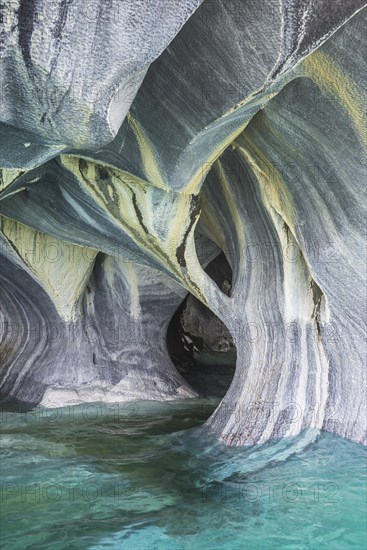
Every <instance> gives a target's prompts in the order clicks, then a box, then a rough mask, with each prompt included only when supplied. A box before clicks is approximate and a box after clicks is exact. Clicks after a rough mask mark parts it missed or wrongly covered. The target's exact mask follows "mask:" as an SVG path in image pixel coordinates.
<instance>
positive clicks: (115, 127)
mask: <svg viewBox="0 0 367 550" xmlns="http://www.w3.org/2000/svg"><path fill="white" fill-rule="evenodd" d="M102 4H103V6H102ZM107 4H108V2H107V3H103V2H93V9H91V10H90V11H88V16H85V17H84V19H83V23H81V22H80V19H79V15H80V13H81V12H82V11H83V9H84V8H83V6H84V4H83V6H82V4H81V3H79V2H78V1H77V0H75V1H74V2H61V1H60V2H55V3H53V4H52V6H53V7H52V9H51V8H49V3H47V2H42V1H41V0H39V1H38V0H35V1H34V2H29V3H26V2H20V3H19V2H17V1H14V2H7V3H6V4H5V5H4V6H3V7H2V8H1V9H2V12H1V13H2V20H3V27H2V31H1V39H0V45H1V48H2V54H1V63H2V65H3V68H4V70H3V72H2V74H3V78H4V84H3V85H2V93H3V100H4V101H3V105H2V111H1V114H0V118H1V120H2V124H1V126H0V132H1V140H2V147H1V166H2V167H3V170H2V176H1V180H0V215H1V235H2V236H1V249H0V255H1V267H0V280H1V303H0V338H1V343H0V353H1V368H2V370H1V372H2V380H1V388H2V392H3V394H5V395H11V396H13V397H16V398H18V399H21V400H24V401H28V402H31V403H42V404H45V405H47V406H55V404H57V406H59V405H61V404H66V403H77V402H85V401H96V400H103V401H116V400H117V401H119V400H134V399H174V398H182V397H191V396H194V395H195V392H194V391H193V390H192V388H190V386H189V384H188V383H187V382H185V380H184V379H183V378H182V377H181V376H180V374H179V373H178V372H177V370H176V369H175V367H174V365H173V363H172V361H171V359H170V357H169V354H168V352H167V346H166V332H167V327H168V324H169V321H170V319H171V318H172V316H173V315H174V313H175V311H176V310H177V308H178V307H179V305H180V303H182V301H183V299H184V298H185V296H186V295H187V293H190V294H191V295H192V296H193V297H194V298H195V300H197V301H198V302H200V303H201V304H203V305H204V306H205V307H207V308H209V309H210V310H211V311H212V312H213V314H215V316H216V317H217V318H218V320H220V326H221V327H223V324H224V325H225V326H226V327H227V330H228V331H229V333H230V335H231V339H233V342H234V344H235V346H236V350H237V365H236V371H235V375H234V378H233V381H232V384H231V386H230V388H229V390H228V391H227V393H226V395H225V397H224V398H223V400H222V402H221V404H220V405H219V407H218V408H217V409H216V411H215V412H214V414H213V415H212V417H211V418H210V419H209V420H208V422H207V426H208V429H210V430H213V431H214V432H215V433H216V434H217V436H218V437H219V438H221V439H222V440H224V441H225V442H227V443H228V444H232V445H243V444H246V445H251V444H254V443H259V442H260V443H261V442H265V441H267V440H269V439H279V438H281V437H284V436H293V435H296V434H298V433H300V432H302V431H303V430H305V429H307V428H312V429H314V431H315V432H317V430H321V429H326V430H329V431H333V432H335V433H338V434H340V435H342V436H344V437H348V438H351V439H353V440H356V441H360V442H366V441H367V440H366V437H367V436H366V416H367V413H366V405H365V392H366V372H365V360H366V355H365V349H366V346H365V338H366V333H365V330H366V326H365V316H364V311H365V306H366V303H365V275H366V251H365V235H364V229H363V228H364V224H363V219H364V215H365V212H364V209H363V205H364V201H365V181H366V169H365V166H366V162H365V161H366V150H365V148H366V141H367V139H366V128H365V120H364V106H365V101H366V97H365V89H366V81H365V80H366V79H365V76H364V75H365V71H364V66H363V51H364V49H365V46H366V44H365V38H364V34H365V33H364V26H365V19H366V12H365V10H362V7H363V4H362V3H361V2H359V1H354V0H350V1H348V2H330V1H326V0H321V1H319V2H317V3H316V2H315V3H305V2H302V1H297V0H284V2H272V1H270V0H267V1H265V2H263V3H259V2H255V0H254V1H249V2H239V1H238V0H230V1H228V2H221V1H220V0H204V2H203V3H202V4H201V5H200V7H198V6H199V4H200V2H197V1H185V2H177V3H176V2H163V1H162V2H158V3H154V4H153V3H140V2H137V3H134V9H132V5H133V4H132V3H130V2H129V1H128V0H126V1H125V0H124V1H123V2H115V1H114V0H111V2H109V4H110V9H107V8H106V6H107ZM117 7H118V8H119V10H120V11H119V13H121V17H117V18H116V17H115V16H114V10H115V9H117ZM196 8H198V9H197V10H196V11H195V13H193V11H194V10H195V9H196ZM160 10H162V12H161V11H160ZM97 12H98V15H97ZM160 13H161V16H160ZM192 13H193V14H192ZM191 14H192V15H191ZM190 15H191V17H190V18H189V19H188V21H187V22H186V24H185V25H184V26H183V28H182V29H181V30H180V32H178V30H179V28H180V27H181V26H182V24H183V23H184V21H185V20H186V19H187V18H188V17H189V16H190ZM150 31H151V32H150ZM177 32H178V34H177V36H176V37H175V38H174V39H173V40H172V38H173V37H174V36H175V35H176V33H177ZM147 36H148V37H149V40H148V41H146V37H147ZM170 40H172V42H170ZM169 42H170V44H169V46H168V47H166V46H167V44H168V43H169ZM164 47H166V49H165V50H164V52H163V53H162V55H160V57H159V58H158V59H156V61H154V63H153V64H152V65H151V67H150V68H149V70H148V72H147V74H146V76H145V78H144V81H143V77H144V75H145V72H146V70H147V68H148V65H149V63H151V62H152V61H153V60H154V58H156V57H157V56H158V55H159V53H160V52H161V51H162V50H163V49H164ZM68 71H69V72H68ZM131 79H133V82H134V83H133V84H132V85H131V88H129V90H131V91H132V93H131V97H129V101H127V102H123V105H121V104H119V102H117V103H116V104H115V103H114V101H115V100H114V98H116V94H119V93H120V90H121V89H122V90H123V89H124V87H125V86H126V83H131V82H132V80H131ZM128 85H129V86H130V84H128ZM139 86H140V87H139ZM74 88H76V89H77V90H79V91H82V92H83V93H81V94H80V95H78V96H77V98H75V95H73V93H71V92H72V90H73V89H74ZM41 92H42V93H41ZM135 95H136V96H135ZM134 97H135V98H134ZM131 102H132V103H131ZM221 251H223V253H224V254H225V256H226V258H227V261H228V264H229V266H230V270H231V282H230V283H229V282H228V283H226V284H225V285H223V284H222V283H223V281H222V282H221V284H220V285H218V284H217V283H218V281H216V280H215V279H216V277H215V275H214V274H213V273H212V274H210V272H207V271H205V267H206V265H207V264H208V263H209V262H210V261H211V260H212V259H213V258H215V257H216V256H218V254H219V253H220V252H221ZM190 300H193V298H190ZM198 302H196V307H198V308H199V310H200V307H199V306H198V305H197V304H198ZM191 321H192V319H191ZM55 327H56V332H57V334H55ZM213 327H214V328H213ZM197 328H198V332H200V331H201V328H200V326H198V327H197ZM218 330H219V329H218ZM212 331H213V333H214V337H215V336H217V335H216V332H217V329H216V328H215V323H214V324H213V325H212ZM211 336H213V334H212V335H209V337H208V338H209V341H210V338H211ZM231 339H230V338H229V337H228V336H227V340H228V341H231Z"/></svg>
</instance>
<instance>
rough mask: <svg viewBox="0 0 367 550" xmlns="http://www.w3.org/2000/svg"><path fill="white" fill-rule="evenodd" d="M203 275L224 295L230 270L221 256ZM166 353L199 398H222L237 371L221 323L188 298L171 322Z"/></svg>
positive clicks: (228, 337) (229, 339)
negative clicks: (206, 275) (206, 274)
mask: <svg viewBox="0 0 367 550" xmlns="http://www.w3.org/2000/svg"><path fill="white" fill-rule="evenodd" d="M205 271H206V272H207V273H208V275H209V276H210V277H211V278H212V279H213V281H214V282H215V283H216V284H217V285H218V287H219V288H220V289H221V290H222V292H224V293H225V294H227V295H229V294H230V290H231V285H232V270H231V267H230V265H229V263H228V261H227V259H226V257H225V255H224V254H223V253H221V254H220V255H219V256H217V257H216V258H215V259H214V260H213V261H212V262H210V264H209V265H208V266H207V267H206V269H205ZM167 349H168V352H169V354H170V357H171V359H172V361H173V363H174V364H175V366H176V368H177V370H178V371H179V373H180V374H181V376H182V377H183V378H184V379H185V380H186V381H187V382H188V383H189V384H190V386H191V387H192V388H193V389H194V390H195V391H196V392H197V393H198V394H199V395H200V396H202V397H212V396H213V397H224V395H225V394H226V392H227V390H228V388H229V386H230V384H231V382H232V378H233V375H234V371H235V368H236V348H235V345H234V343H233V339H232V336H231V334H230V332H229V330H228V329H227V327H226V326H225V325H224V324H223V322H222V321H221V320H220V319H219V318H218V317H217V316H216V315H215V314H214V313H213V312H212V311H211V310H210V309H208V308H207V307H206V306H204V305H203V304H202V303H201V302H200V301H199V300H198V299H197V298H195V297H194V296H192V295H191V294H188V295H187V296H186V298H185V300H184V301H183V302H182V304H181V305H180V307H179V308H178V309H177V311H176V313H175V314H174V316H173V317H172V319H171V322H170V324H169V327H168V331H167Z"/></svg>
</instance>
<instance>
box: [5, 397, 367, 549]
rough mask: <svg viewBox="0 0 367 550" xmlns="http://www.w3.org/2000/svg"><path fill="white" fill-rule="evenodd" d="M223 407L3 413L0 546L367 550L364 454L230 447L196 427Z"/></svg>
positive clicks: (336, 442) (355, 449)
mask: <svg viewBox="0 0 367 550" xmlns="http://www.w3.org/2000/svg"><path fill="white" fill-rule="evenodd" d="M216 405H217V401H216V400H213V399H201V400H188V401H184V402H172V403H163V404H162V403H160V404H159V403H147V402H145V403H139V404H129V405H119V406H118V405H108V406H107V405H89V406H78V407H70V408H63V409H58V410H53V411H48V412H47V411H45V410H41V409H35V410H33V411H29V412H9V411H5V410H4V411H3V413H2V432H3V435H2V446H1V454H2V460H1V477H2V479H1V503H2V530H1V538H2V540H1V547H2V548H4V549H6V550H16V549H17V550H18V549H19V550H20V549H21V550H25V549H29V550H31V549H32V550H33V549H37V550H38V549H47V550H48V549H50V550H64V549H78V550H79V549H80V550H81V549H90V550H102V549H108V548H110V549H112V548H113V549H119V550H120V549H126V550H130V549H132V550H140V549H147V550H148V549H149V550H152V549H159V550H160V549H167V550H168V549H170V550H175V549H190V550H196V549H198V550H201V549H203V550H204V549H213V550H214V549H221V550H227V549H228V550H229V549H231V550H233V549H241V550H243V549H283V548H284V549H297V550H298V549H305V550H306V549H307V550H309V549H313V550H321V549H327V550H334V549H335V550H336V549H342V550H345V549H357V550H364V549H365V548H366V492H365V491H366V449H365V448H364V447H363V446H361V445H357V444H355V443H351V442H349V441H346V440H343V439H341V438H338V437H335V436H332V435H329V434H324V435H322V436H315V434H312V433H308V434H304V435H303V436H302V437H300V438H298V439H294V440H289V441H285V442H284V441H283V442H281V443H279V444H276V445H274V444H273V445H267V446H264V447H262V448H253V449H247V450H244V449H228V448H226V447H224V446H222V445H220V444H218V443H216V442H215V441H213V440H211V439H210V438H209V437H208V436H207V435H205V433H204V432H203V430H202V428H201V427H200V425H201V424H202V423H203V421H204V420H205V419H206V418H207V417H208V416H209V414H210V413H211V411H212V410H214V408H215V406H216ZM302 449H303V450H302ZM295 450H298V451H299V452H298V453H296V454H295V453H294V451H295Z"/></svg>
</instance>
